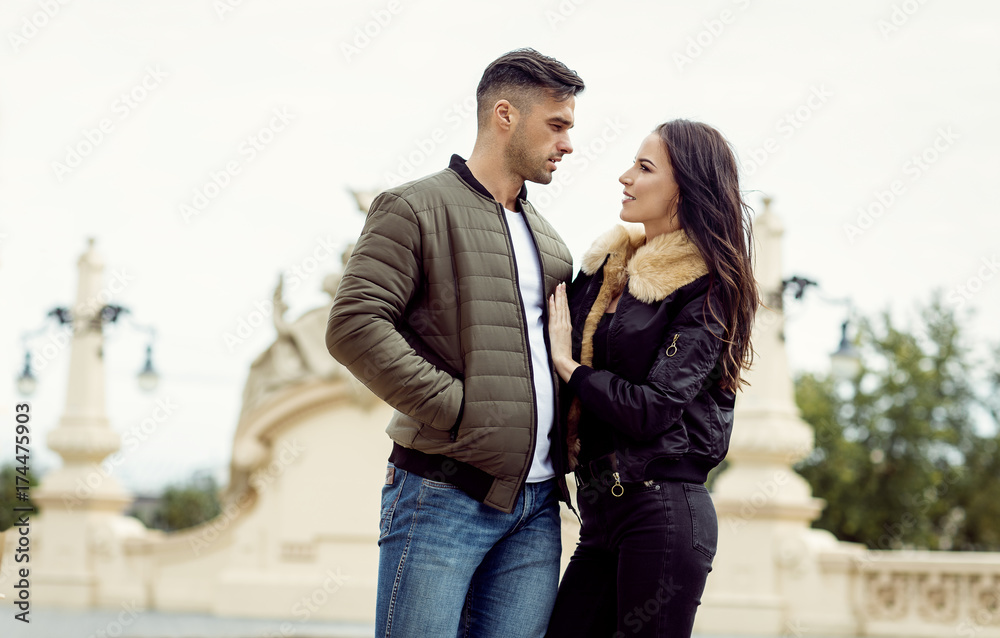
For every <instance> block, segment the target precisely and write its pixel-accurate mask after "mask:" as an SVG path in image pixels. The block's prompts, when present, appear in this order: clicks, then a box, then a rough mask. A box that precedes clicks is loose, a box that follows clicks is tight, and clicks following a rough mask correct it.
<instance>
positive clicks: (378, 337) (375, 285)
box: [326, 193, 465, 430]
mask: <svg viewBox="0 0 1000 638" xmlns="http://www.w3.org/2000/svg"><path fill="white" fill-rule="evenodd" d="M422 276H423V274H422V265H421V255H420V227H419V224H418V222H417V217H416V215H415V214H414V212H413V210H412V209H411V208H410V206H409V204H407V202H406V201H405V200H403V199H401V198H399V197H398V196H396V195H392V194H390V193H382V194H381V195H379V196H378V197H377V198H376V199H375V201H374V202H373V203H372V206H371V210H369V212H368V218H367V220H366V221H365V227H364V229H363V230H362V231H361V237H360V238H359V239H358V243H357V245H356V246H355V248H354V252H352V253H351V258H350V260H349V261H348V262H347V267H346V269H345V270H344V276H343V278H342V279H341V281H340V286H339V288H338V289H337V296H336V298H335V299H334V301H333V308H332V309H331V310H330V319H329V321H328V322H327V327H326V346H327V349H329V351H330V354H332V355H333V356H334V358H335V359H337V361H339V362H340V363H342V364H343V365H344V366H345V367H347V369H348V370H350V372H351V374H353V375H354V376H355V377H357V378H358V380H359V381H361V382H362V383H364V384H365V386H367V387H368V388H369V389H370V390H371V391H372V392H374V393H375V394H376V395H377V396H378V397H379V398H381V399H382V400H383V401H385V402H386V403H388V404H389V405H391V406H392V407H394V408H395V409H397V410H399V411H400V412H402V413H404V414H407V415H409V416H411V417H413V418H414V419H416V420H418V421H420V422H422V423H426V424H428V425H430V426H431V427H434V428H436V429H439V430H449V429H451V427H452V426H454V425H455V424H456V422H457V421H458V419H459V418H460V415H461V412H462V402H463V399H464V395H465V391H464V387H463V384H462V381H461V380H460V379H456V378H455V377H453V376H452V375H450V374H448V373H447V372H444V371H442V370H440V369H438V368H437V367H435V366H434V365H433V364H431V363H429V362H428V361H427V360H426V359H425V358H423V357H422V356H420V355H419V354H417V352H416V351H415V350H414V349H413V348H412V347H411V346H410V344H408V343H407V342H406V340H405V339H404V338H403V336H402V335H401V334H400V333H399V331H398V330H397V326H398V325H399V323H400V321H401V318H402V315H403V311H404V310H405V308H406V306H407V304H408V303H409V302H410V299H411V298H412V297H413V295H414V293H415V292H416V291H417V289H418V287H419V285H420V280H421V277H422Z"/></svg>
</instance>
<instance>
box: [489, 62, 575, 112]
mask: <svg viewBox="0 0 1000 638" xmlns="http://www.w3.org/2000/svg"><path fill="white" fill-rule="evenodd" d="M583 89H584V86H583V80H581V79H580V76H579V75H577V74H576V71H571V70H570V69H568V68H567V67H566V65H565V64H563V63H562V62H560V61H559V60H556V59H555V58H550V57H548V56H547V55H542V54H541V53H539V52H538V51H535V50H534V49H515V50H514V51H511V52H510V53H505V54H503V55H502V56H500V57H499V58H497V59H496V60H494V61H493V62H492V63H491V64H490V65H489V66H488V67H486V70H485V71H484V72H483V78H482V79H481V80H480V81H479V88H477V89H476V107H477V112H478V117H479V126H480V128H482V127H483V126H484V125H485V123H486V121H487V118H488V116H489V113H490V109H491V108H492V107H493V105H494V104H496V102H497V100H500V99H506V100H508V101H509V102H510V103H511V104H513V105H514V106H515V107H516V108H518V109H524V110H530V108H531V105H532V104H533V103H534V102H535V100H536V99H538V98H540V97H543V96H544V95H545V94H546V93H547V94H548V95H550V96H551V97H553V98H555V99H556V100H558V101H560V102H561V101H562V100H565V99H568V98H569V97H570V96H571V95H576V94H578V93H580V92H581V91H583Z"/></svg>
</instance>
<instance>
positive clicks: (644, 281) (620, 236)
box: [581, 226, 708, 303]
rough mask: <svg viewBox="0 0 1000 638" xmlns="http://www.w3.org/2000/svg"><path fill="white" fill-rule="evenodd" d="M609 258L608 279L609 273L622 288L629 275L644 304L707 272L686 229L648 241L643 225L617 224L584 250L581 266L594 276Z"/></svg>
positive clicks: (633, 290)
mask: <svg viewBox="0 0 1000 638" xmlns="http://www.w3.org/2000/svg"><path fill="white" fill-rule="evenodd" d="M609 256H610V257H609ZM606 257H608V261H607V265H606V267H605V272H604V277H605V279H606V280H607V279H608V278H609V276H610V277H611V278H612V279H615V280H618V281H617V282H616V283H617V284H618V285H617V286H615V287H616V288H618V289H621V287H623V286H624V284H625V281H624V280H625V278H626V276H627V280H628V291H629V292H630V293H631V294H632V296H633V297H635V298H636V299H638V300H639V301H642V302H643V303H653V302H656V301H663V300H664V299H666V298H667V296H668V295H670V293H672V292H673V291H675V290H677V289H678V288H680V287H681V286H685V285H687V284H689V283H691V282H692V281H694V280H695V279H697V278H699V277H701V276H702V275H705V274H707V273H708V266H706V265H705V260H704V259H702V257H701V253H700V252H698V248H697V246H695V245H694V243H692V242H691V240H690V239H689V238H688V235H687V233H686V232H685V231H683V230H678V231H675V232H672V233H667V234H665V235H658V236H656V237H654V238H653V239H651V240H649V241H648V242H647V241H646V236H645V234H643V231H642V229H641V228H636V227H633V228H626V227H625V226H615V227H614V228H612V229H611V230H609V231H608V232H606V233H604V234H603V235H601V236H600V237H599V238H598V239H597V241H595V242H594V244H593V245H592V246H591V247H590V249H589V250H588V251H587V252H586V253H584V255H583V264H582V266H581V269H582V270H583V272H585V273H586V274H588V275H593V274H594V273H596V272H597V271H598V270H599V269H600V267H601V264H604V260H605V258H606Z"/></svg>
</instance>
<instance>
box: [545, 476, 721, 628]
mask: <svg viewBox="0 0 1000 638" xmlns="http://www.w3.org/2000/svg"><path fill="white" fill-rule="evenodd" d="M610 485H611V484H610V483H609V482H606V481H602V480H600V479H595V481H594V482H592V483H591V484H589V485H584V486H582V487H580V488H579V490H578V491H577V497H578V498H577V500H578V502H579V504H580V516H581V518H582V519H583V527H582V528H581V529H580V542H579V543H578V544H577V547H576V552H574V554H573V557H572V558H571V559H570V562H569V566H568V567H567V568H566V573H565V574H563V579H562V583H560V585H559V596H558V598H557V600H556V605H555V609H554V611H553V612H552V619H551V623H550V626H549V633H548V634H547V635H548V637H549V638H564V637H565V638H591V637H593V638H598V637H599V638H609V637H614V638H626V637H628V636H649V637H657V638H689V637H690V636H691V628H692V625H694V616H695V612H696V611H697V609H698V605H699V604H700V603H701V595H702V593H703V592H704V589H705V582H706V580H707V578H708V573H709V572H710V571H712V559H713V558H714V557H715V551H716V545H717V543H718V537H719V522H718V519H717V518H716V514H715V506H714V505H713V504H712V497H711V496H710V495H709V493H708V490H706V489H705V486H704V485H699V484H695V483H679V482H673V481H647V482H646V483H632V484H626V485H625V491H624V493H623V494H622V495H621V497H616V496H614V495H612V493H611V489H610Z"/></svg>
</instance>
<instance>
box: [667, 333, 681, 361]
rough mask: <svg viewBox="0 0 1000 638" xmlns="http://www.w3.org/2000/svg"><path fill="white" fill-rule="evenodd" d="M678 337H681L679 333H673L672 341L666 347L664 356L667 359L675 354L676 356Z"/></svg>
mask: <svg viewBox="0 0 1000 638" xmlns="http://www.w3.org/2000/svg"><path fill="white" fill-rule="evenodd" d="M680 336H681V333H679V332H678V333H675V334H674V340H673V341H671V342H670V345H669V346H667V351H666V352H665V353H664V354H666V355H667V356H668V357H672V356H674V355H675V354H677V339H678V337H680Z"/></svg>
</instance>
